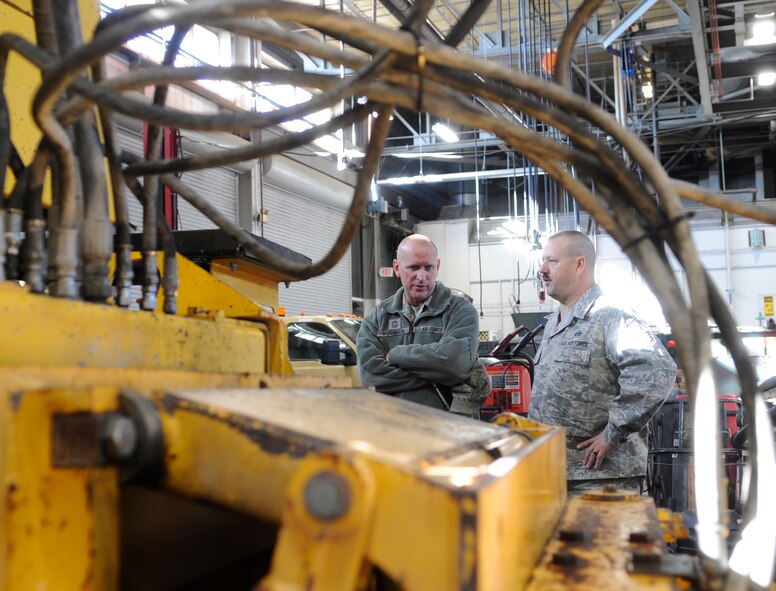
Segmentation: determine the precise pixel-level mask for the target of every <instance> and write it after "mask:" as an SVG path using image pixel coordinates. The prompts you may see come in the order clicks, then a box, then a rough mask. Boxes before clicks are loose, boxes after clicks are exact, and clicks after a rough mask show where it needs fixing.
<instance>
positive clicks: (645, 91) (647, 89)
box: [641, 82, 655, 100]
mask: <svg viewBox="0 0 776 591" xmlns="http://www.w3.org/2000/svg"><path fill="white" fill-rule="evenodd" d="M641 95H642V96H643V97H644V99H645V100H650V99H652V97H654V96H655V91H654V89H653V88H652V83H651V82H647V83H646V84H644V85H643V86H642V87H641Z"/></svg>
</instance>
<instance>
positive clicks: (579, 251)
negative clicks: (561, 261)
mask: <svg viewBox="0 0 776 591" xmlns="http://www.w3.org/2000/svg"><path fill="white" fill-rule="evenodd" d="M556 238H565V239H566V250H567V253H566V254H568V255H569V256H575V257H580V256H581V257H585V260H586V261H587V264H588V265H590V266H591V267H592V266H594V265H595V247H594V246H593V241H592V240H590V238H589V237H588V236H587V235H586V234H583V233H582V232H578V231H576V230H563V231H562V232H558V233H557V234H553V235H552V236H550V240H555V239H556Z"/></svg>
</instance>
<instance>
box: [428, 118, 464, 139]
mask: <svg viewBox="0 0 776 591" xmlns="http://www.w3.org/2000/svg"><path fill="white" fill-rule="evenodd" d="M431 131H433V132H434V133H435V134H437V135H438V136H439V137H440V138H441V139H442V141H444V142H448V143H451V144H454V143H455V142H457V141H458V134H457V133H455V132H454V131H453V130H452V129H450V128H449V127H448V126H447V125H445V124H444V123H440V122H439V121H437V122H436V123H434V125H432V126H431Z"/></svg>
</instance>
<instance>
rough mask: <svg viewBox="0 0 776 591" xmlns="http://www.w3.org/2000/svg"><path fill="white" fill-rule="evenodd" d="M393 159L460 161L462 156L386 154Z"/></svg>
mask: <svg viewBox="0 0 776 591" xmlns="http://www.w3.org/2000/svg"><path fill="white" fill-rule="evenodd" d="M387 155H388V156H393V157H395V158H406V159H413V158H424V159H425V158H428V159H429V160H461V159H462V158H463V156H461V155H460V154H453V153H452V152H404V153H401V154H387Z"/></svg>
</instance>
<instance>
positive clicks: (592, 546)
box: [527, 491, 678, 591]
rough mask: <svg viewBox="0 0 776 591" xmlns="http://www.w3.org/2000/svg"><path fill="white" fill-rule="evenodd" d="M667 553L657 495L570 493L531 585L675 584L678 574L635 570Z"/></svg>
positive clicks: (537, 589)
mask: <svg viewBox="0 0 776 591" xmlns="http://www.w3.org/2000/svg"><path fill="white" fill-rule="evenodd" d="M665 554H666V547H665V544H664V543H663V535H662V531H661V529H660V525H659V522H658V518H657V513H656V511H655V507H654V504H653V502H652V499H650V498H649V497H642V496H638V495H635V494H633V493H628V492H626V491H619V492H614V491H610V492H604V491H601V493H600V494H595V493H591V494H589V495H585V496H584V497H582V496H580V497H574V498H571V499H570V501H569V503H568V505H567V507H566V510H565V513H564V515H563V518H562V519H561V522H560V523H559V525H558V528H557V530H556V534H555V536H554V537H553V539H552V540H550V542H549V543H548V544H547V546H546V548H545V551H544V555H543V556H542V559H541V561H540V563H539V565H538V566H537V568H536V569H535V572H534V575H533V577H532V579H531V582H530V584H529V586H528V588H527V589H528V591H555V590H557V591H561V590H564V591H565V590H572V591H588V590H590V591H593V590H596V591H602V590H607V589H611V590H612V591H615V590H617V591H623V590H640V589H649V590H651V591H654V590H657V591H659V590H661V589H662V590H665V591H669V590H671V589H675V588H676V587H675V585H676V584H677V581H678V579H677V577H674V576H670V575H661V574H633V573H632V572H631V568H630V567H631V565H632V563H633V561H634V560H636V561H638V560H651V561H655V560H657V561H659V559H660V557H661V556H663V555H665Z"/></svg>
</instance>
